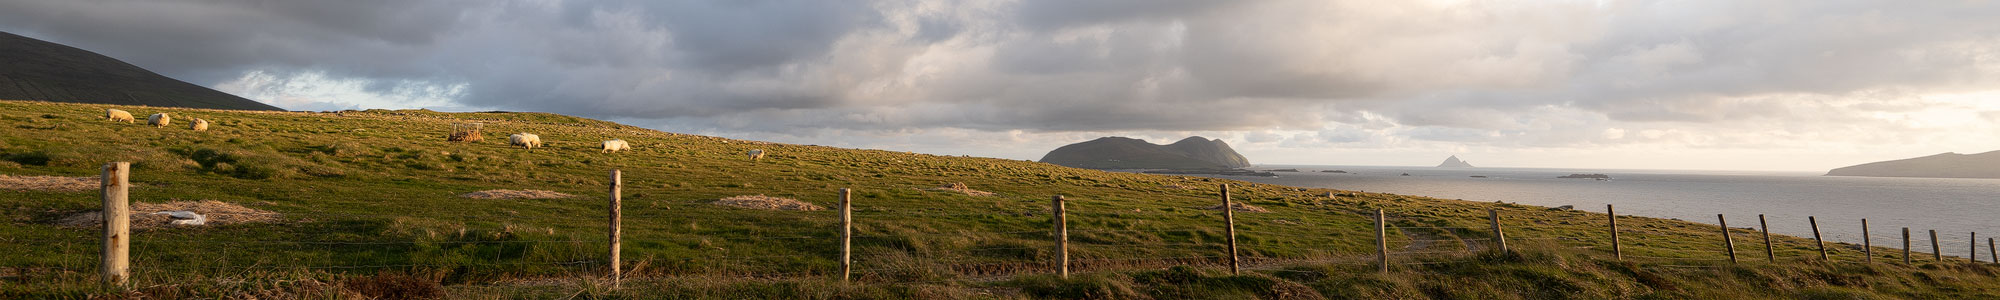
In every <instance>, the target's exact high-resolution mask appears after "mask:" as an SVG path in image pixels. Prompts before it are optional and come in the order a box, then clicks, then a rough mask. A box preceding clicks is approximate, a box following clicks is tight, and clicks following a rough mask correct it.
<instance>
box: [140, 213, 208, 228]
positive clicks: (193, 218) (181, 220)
mask: <svg viewBox="0 0 2000 300" xmlns="http://www.w3.org/2000/svg"><path fill="white" fill-rule="evenodd" d="M153 214H155V215H167V218H168V219H172V220H173V221H170V222H167V223H168V224H174V225H207V224H208V217H204V216H202V215H201V214H197V213H194V212H191V211H185V210H174V211H163V212H156V213H153Z"/></svg>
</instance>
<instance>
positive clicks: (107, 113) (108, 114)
mask: <svg viewBox="0 0 2000 300" xmlns="http://www.w3.org/2000/svg"><path fill="white" fill-rule="evenodd" d="M104 118H105V119H111V121H112V122H119V121H123V122H125V123H132V122H133V121H135V120H133V119H132V113H131V112H126V111H123V110H116V109H105V110H104Z"/></svg>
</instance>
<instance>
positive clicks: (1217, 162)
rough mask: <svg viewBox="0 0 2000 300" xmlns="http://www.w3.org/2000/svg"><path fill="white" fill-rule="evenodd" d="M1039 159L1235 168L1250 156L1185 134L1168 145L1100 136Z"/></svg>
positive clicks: (1108, 165)
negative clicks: (1186, 136)
mask: <svg viewBox="0 0 2000 300" xmlns="http://www.w3.org/2000/svg"><path fill="white" fill-rule="evenodd" d="M1042 162H1045V163H1052V164H1058V165H1063V166H1069V167H1077V168H1090V169H1234V168H1242V167H1249V166H1250V160H1249V159H1245V158H1243V155H1242V154H1237V153H1236V150H1235V149H1230V148H1229V144H1227V143H1223V142H1222V140H1210V139H1206V138H1202V137H1198V136H1196V137H1188V138H1187V139H1182V140H1181V141H1179V142H1174V143H1173V144H1167V145H1155V144H1153V143H1148V142H1146V141H1145V140H1140V139H1134V138H1125V137H1115V136H1114V137H1102V138H1098V139H1095V140H1090V141H1088V142H1082V143H1075V144H1069V145H1067V146H1062V147H1061V148H1056V150H1055V151H1049V154H1048V155H1044V156H1042Z"/></svg>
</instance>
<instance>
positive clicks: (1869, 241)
mask: <svg viewBox="0 0 2000 300" xmlns="http://www.w3.org/2000/svg"><path fill="white" fill-rule="evenodd" d="M1861 257H1866V258H1867V259H1865V260H1866V261H1867V262H1868V264H1871V265H1872V264H1875V242H1874V237H1873V236H1869V235H1868V219H1861Z"/></svg>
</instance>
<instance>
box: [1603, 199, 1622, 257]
mask: <svg viewBox="0 0 2000 300" xmlns="http://www.w3.org/2000/svg"><path fill="white" fill-rule="evenodd" d="M1604 219H1605V220H1608V221H1611V256H1614V257H1617V258H1618V260H1620V261H1623V260H1625V249H1623V248H1619V247H1618V210H1616V209H1612V207H1611V205H1610V204H1605V205H1604Z"/></svg>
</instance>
